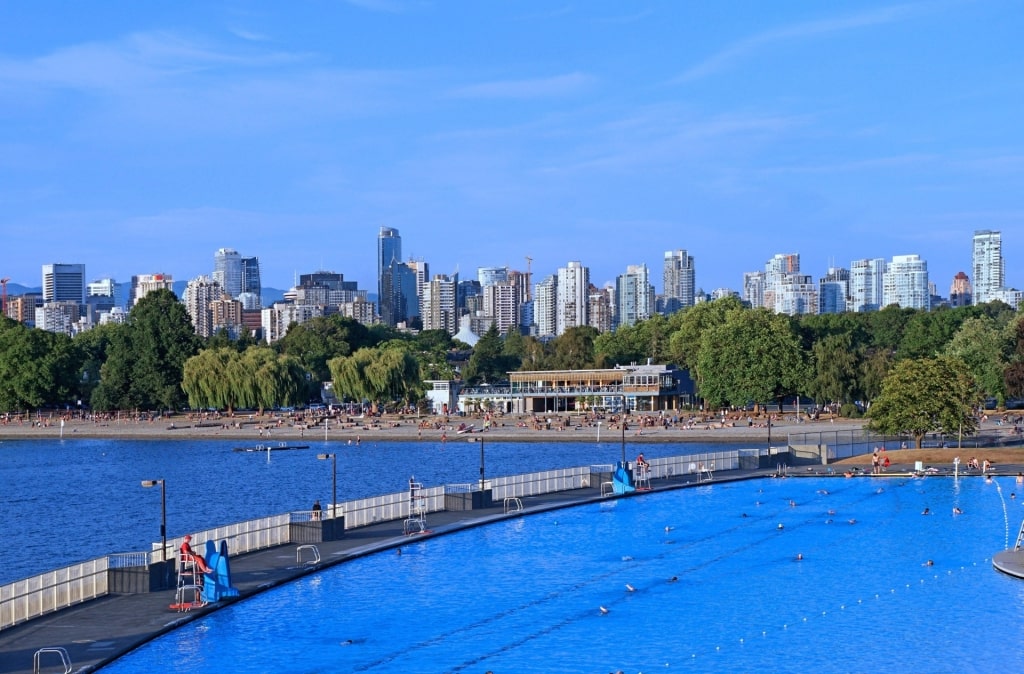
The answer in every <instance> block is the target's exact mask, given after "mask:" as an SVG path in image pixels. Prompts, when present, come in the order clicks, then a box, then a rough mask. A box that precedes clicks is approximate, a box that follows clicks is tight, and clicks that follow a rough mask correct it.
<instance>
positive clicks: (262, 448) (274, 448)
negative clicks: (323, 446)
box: [235, 442, 309, 452]
mask: <svg viewBox="0 0 1024 674" xmlns="http://www.w3.org/2000/svg"><path fill="white" fill-rule="evenodd" d="M286 449H309V445H289V444H288V443H286V442H282V443H280V444H277V445H255V446H253V447H235V451H236V452H280V451H283V450H286Z"/></svg>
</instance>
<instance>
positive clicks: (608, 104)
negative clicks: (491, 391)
mask: <svg viewBox="0 0 1024 674" xmlns="http://www.w3.org/2000/svg"><path fill="white" fill-rule="evenodd" d="M1021 35H1024V8H1022V7H1021V5H1020V4H1019V3H1015V2H1004V1H1000V0H991V1H985V0H977V1H971V0H965V1H948V2H944V1H942V0H937V1H928V2H910V3H905V4H896V3H884V2H858V3H831V2H817V1H810V0H807V1H799V2H798V1H772V2H764V1H763V0H756V1H755V0H751V1H747V2H682V1H679V0H654V1H650V2H635V3H627V2H611V1H599V0H588V1H586V2H582V1H578V0H576V1H573V2H559V1H558V0H552V1H530V0H518V1H515V2H512V1H501V0H487V1H479V2H477V1H474V2H454V1H453V2H442V1H440V0H437V1H429V0H351V1H349V2H345V1H343V0H309V1H301V0H296V1H295V2H288V3H279V2H263V3H251V2H226V3H218V2H202V3H198V2H188V1H187V0H182V1H179V2H175V3H139V2H128V1H115V0H111V1H108V2H103V3H85V2H78V3H67V2H52V1H50V0H36V1H34V2H17V3H16V2H8V3H4V4H3V5H0V276H8V277H10V278H11V279H12V281H13V282H17V283H22V284H26V285H38V284H39V278H40V265H42V264H44V263H50V262H84V263H85V264H86V270H87V274H88V276H89V277H90V278H91V279H92V278H99V277H106V276H113V277H114V278H116V279H117V280H119V281H126V280H128V279H129V277H130V276H131V275H132V274H139V273H156V272H164V273H170V274H173V275H174V277H175V279H178V280H186V279H189V278H192V277H195V276H197V275H199V274H202V273H209V272H210V271H211V270H212V266H213V253H214V251H215V250H216V249H218V248H221V247H230V248H235V249H236V250H238V251H239V252H241V253H242V254H243V255H246V256H249V255H257V256H259V258H260V262H261V266H262V269H263V282H264V285H266V286H273V287H278V288H285V287H288V286H289V285H290V284H291V282H292V279H293V276H294V274H296V273H305V272H310V271H313V270H316V269H327V270H332V271H336V272H342V273H344V274H345V276H346V278H348V279H351V280H357V281H359V283H360V287H364V288H369V289H371V290H372V289H374V288H375V281H374V279H375V274H376V263H375V251H376V235H377V231H378V229H379V228H380V227H381V226H389V227H396V228H398V229H399V230H400V232H401V235H402V239H403V252H404V254H405V256H406V257H409V256H413V257H416V258H417V259H425V260H426V261H428V262H429V263H430V266H431V272H432V273H447V272H451V271H453V270H455V269H456V268H458V269H460V271H461V273H462V274H463V275H464V276H467V275H474V276H475V270H476V268H477V267H478V266H500V265H504V264H508V265H509V266H511V267H513V268H517V269H524V268H525V265H526V261H525V258H526V256H530V257H532V258H533V265H532V271H533V273H534V276H535V279H536V278H539V276H540V275H542V274H548V273H553V272H554V271H555V270H556V268H557V267H559V266H564V265H565V263H566V262H567V261H569V260H580V261H582V262H583V263H584V264H585V265H587V266H589V267H590V268H591V280H592V281H593V282H594V283H595V284H598V285H601V284H603V283H604V282H606V281H609V280H611V279H613V278H614V277H615V276H616V275H617V274H620V273H622V272H624V271H625V268H626V265H629V264H640V263H646V264H647V265H648V266H649V267H650V268H651V272H652V280H654V282H655V285H656V287H657V288H658V290H659V291H660V290H661V261H662V257H663V254H664V251H666V250H671V249H677V248H685V249H687V250H688V251H689V252H690V253H691V254H692V255H693V256H694V258H695V261H696V267H697V284H698V286H700V287H702V288H704V289H705V290H706V291H711V290H713V289H715V288H718V287H730V288H734V289H738V288H739V287H740V285H741V278H742V273H743V272H744V271H750V270H757V269H761V268H763V266H764V263H765V261H766V260H767V259H769V258H770V257H771V256H772V255H774V254H775V253H792V252H797V253H800V255H801V263H802V270H803V271H804V272H805V273H809V274H812V275H813V276H814V277H815V278H818V277H819V276H821V275H822V274H823V273H824V272H825V270H826V268H827V267H828V266H829V265H830V264H834V265H836V266H843V267H848V266H849V264H850V261H851V260H854V259H859V258H864V257H884V258H887V259H888V258H891V257H892V256H893V255H904V254H910V253H917V254H919V255H921V256H922V257H924V258H925V259H926V260H927V261H928V263H929V271H930V274H931V278H932V280H933V281H934V282H935V283H936V285H937V286H938V289H939V291H940V292H941V293H942V294H946V293H948V290H949V284H950V280H951V279H952V276H953V275H954V274H955V273H956V272H957V271H960V270H964V271H966V272H967V273H968V274H970V273H971V269H970V253H971V236H972V234H973V232H974V230H976V229H996V230H1001V231H1002V233H1003V247H1004V256H1005V257H1006V259H1007V261H1008V262H1007V277H1008V278H1007V280H1008V283H1009V284H1010V285H1013V286H1016V287H1020V286H1021V285H1024V275H1022V274H1021V273H1019V271H1018V270H1019V269H1020V268H1021V265H1020V264H1019V263H1020V262H1021V261H1022V260H1024V189H1021V187H1022V184H1024V182H1022V178H1024V130H1022V128H1024V127H1022V120H1024V109H1022V108H1024V77H1022V75H1021V73H1024V58H1022V57H1024V40H1022V39H1021Z"/></svg>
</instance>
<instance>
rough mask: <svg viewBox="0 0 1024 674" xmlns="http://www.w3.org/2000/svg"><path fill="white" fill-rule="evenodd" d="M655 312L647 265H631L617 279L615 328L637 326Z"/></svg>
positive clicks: (652, 288) (652, 287) (652, 289)
mask: <svg viewBox="0 0 1024 674" xmlns="http://www.w3.org/2000/svg"><path fill="white" fill-rule="evenodd" d="M691 299H692V293H691ZM653 312H654V286H652V285H651V282H650V274H649V273H648V271H647V265H645V264H631V265H628V266H627V267H626V273H625V274H621V275H619V276H618V277H617V278H616V279H615V320H614V324H615V327H616V328H618V327H620V326H624V325H625V326H629V325H636V324H637V322H639V321H645V320H647V319H648V318H650V317H651V314H652V313H653Z"/></svg>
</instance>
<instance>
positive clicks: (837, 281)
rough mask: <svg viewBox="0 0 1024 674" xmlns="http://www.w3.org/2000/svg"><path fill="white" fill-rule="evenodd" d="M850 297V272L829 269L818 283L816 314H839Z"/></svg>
mask: <svg viewBox="0 0 1024 674" xmlns="http://www.w3.org/2000/svg"><path fill="white" fill-rule="evenodd" d="M849 296H850V270H849V269H842V268H836V267H829V269H828V273H827V274H825V275H824V276H823V277H821V279H820V280H819V281H818V313H819V314H841V313H843V312H844V311H846V300H847V298H848V297H849Z"/></svg>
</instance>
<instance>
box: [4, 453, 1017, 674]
mask: <svg viewBox="0 0 1024 674" xmlns="http://www.w3.org/2000/svg"><path fill="white" fill-rule="evenodd" d="M912 470H913V466H906V465H897V464H894V465H892V466H890V468H889V471H888V472H887V473H885V474H883V475H882V476H879V477H883V478H884V477H900V476H907V475H910V474H911V471H912ZM1021 470H1024V464H1022V465H1016V464H1014V465H1001V466H999V471H998V473H997V474H998V475H999V476H1012V475H1016V474H1017V473H1018V472H1019V471H1021ZM835 471H836V472H835V473H834V474H832V475H833V477H834V478H837V479H844V478H843V474H842V469H841V468H838V467H837V468H835ZM772 474H773V471H770V470H748V471H742V470H735V471H727V472H725V471H723V472H722V473H717V474H716V475H715V477H714V480H713V482H715V483H723V482H731V481H736V480H744V479H750V478H757V477H767V476H770V475H772ZM789 475H790V476H792V477H806V476H811V477H824V476H826V475H828V473H826V469H824V467H814V468H813V469H812V470H806V469H805V468H799V469H796V468H791V469H790V471H789ZM945 475H947V476H948V473H947V474H945ZM868 477H870V476H868ZM854 479H861V476H860V475H858V476H857V477H856V478H854ZM698 484H702V483H700V482H698V480H697V476H696V475H681V476H677V477H672V478H666V479H658V480H654V481H653V482H652V487H653V488H652V489H651V490H650V492H661V491H667V490H672V489H680V488H685V487H688V486H696V485H698ZM703 484H708V482H704V483H703ZM644 493H648V492H634V493H633V494H628V495H625V496H605V497H602V496H601V494H600V489H599V487H598V488H593V487H591V488H584V489H575V490H571V491H565V492H556V493H552V494H544V495H540V496H531V497H524V498H522V505H523V510H522V511H521V512H515V513H509V514H505V513H504V511H503V508H502V507H501V506H500V505H499V506H497V507H492V508H487V509H483V510H473V511H442V512H437V513H431V514H429V515H428V516H427V523H428V526H429V528H430V532H431V533H428V534H417V535H413V536H406V535H404V533H403V531H402V520H395V521H390V522H382V523H379V524H374V525H370V526H365V527H359V528H355V529H350V530H348V531H347V532H346V534H345V537H344V538H343V539H342V540H339V541H333V542H324V543H318V544H317V548H318V550H319V552H320V556H321V559H322V561H321V563H320V564H319V565H316V566H312V565H301V564H299V563H297V562H296V549H297V548H298V544H288V545H282V546H277V547H274V548H269V549H266V550H261V551H258V552H253V553H248V554H244V555H239V556H237V557H232V558H231V571H232V573H231V580H232V585H233V586H234V587H236V588H237V589H238V590H239V597H237V598H232V599H227V600H223V601H220V602H217V603H215V604H211V605H208V606H206V607H203V608H200V609H195V610H192V611H189V612H186V613H179V612H176V611H172V610H170V609H169V606H170V604H171V603H173V602H174V597H175V592H174V590H166V591H160V592H152V593H146V594H122V595H110V596H107V597H103V598H100V599H96V600H92V601H89V602H85V603H83V604H80V605H78V606H74V607H71V608H67V609H64V610H61V611H58V612H56V613H53V614H50V615H46V616H43V617H40V618H36V619H34V620H31V621H28V622H26V623H23V624H21V625H17V626H15V627H11V628H8V629H6V630H3V631H0V674H22V673H25V674H28V673H30V672H33V657H34V655H35V653H36V652H37V651H39V649H42V648H53V647H60V648H64V649H65V650H66V651H67V653H68V655H69V657H70V660H71V663H72V665H73V669H72V671H74V672H86V671H93V670H94V669H96V668H98V667H101V666H102V665H104V664H108V663H110V662H111V661H112V660H114V659H116V658H117V657H120V656H122V655H124V654H126V653H128V652H129V651H131V650H132V649H134V648H136V647H138V646H140V645H142V644H144V643H145V642H147V641H150V640H151V639H153V638H155V637H157V636H159V635H161V634H163V633H165V632H168V631H170V630H173V629H175V628H177V627H180V626H181V625H183V624H185V623H187V622H190V621H192V620H195V619H197V618H199V617H202V616H204V615H207V614H209V613H211V612H212V611H215V610H218V609H220V608H223V607H225V606H228V605H230V604H233V603H235V602H238V601H241V600H244V599H246V598H248V597H252V596H253V595H256V594H258V593H260V592H262V591H264V590H266V589H269V588H271V587H275V586H278V585H281V584H283V583H287V582H289V581H292V580H295V579H297V578H300V577H302V576H306V575H309V574H312V573H316V572H318V571H321V570H323V569H324V568H327V567H328V566H333V565H335V564H339V563H342V562H345V561H347V560H351V559H354V558H357V557H360V556H363V555H367V554H372V553H375V552H380V551H383V550H389V549H394V548H399V547H402V546H405V545H409V544H412V543H414V542H417V541H419V540H423V539H425V538H429V537H432V536H437V535H443V534H446V533H451V532H453V531H458V530H461V529H466V528H469V527H473V526H479V525H483V524H488V523H491V522H494V521H498V520H502V519H505V518H510V517H517V516H521V515H527V514H532V513H538V512H543V511H547V510H553V509H557V508H564V507H570V506H575V505H581V504H586V503H595V502H599V501H603V500H610V499H614V498H629V497H633V496H638V495H642V494H644ZM998 556H999V557H1000V558H1001V559H1003V561H1004V564H1005V566H1006V567H1007V569H1010V570H1006V569H1003V568H1000V570H1004V571H1005V572H1007V573H1011V575H1017V576H1018V577H1022V578H1024V552H1012V551H1008V552H1005V553H999V555H998ZM997 568H999V567H997ZM1013 570H1016V571H1017V573H1013ZM59 661H60V658H59V657H58V656H57V655H56V654H53V653H46V654H45V655H44V656H43V659H42V662H41V664H42V667H41V669H40V671H42V672H56V671H63V668H62V667H60V666H58V665H59ZM168 666H169V667H171V666H173V665H172V664H171V663H168Z"/></svg>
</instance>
